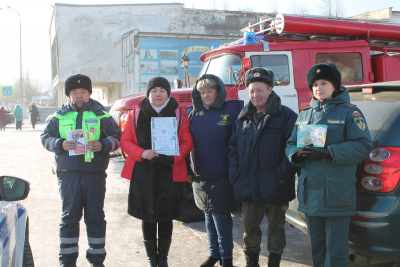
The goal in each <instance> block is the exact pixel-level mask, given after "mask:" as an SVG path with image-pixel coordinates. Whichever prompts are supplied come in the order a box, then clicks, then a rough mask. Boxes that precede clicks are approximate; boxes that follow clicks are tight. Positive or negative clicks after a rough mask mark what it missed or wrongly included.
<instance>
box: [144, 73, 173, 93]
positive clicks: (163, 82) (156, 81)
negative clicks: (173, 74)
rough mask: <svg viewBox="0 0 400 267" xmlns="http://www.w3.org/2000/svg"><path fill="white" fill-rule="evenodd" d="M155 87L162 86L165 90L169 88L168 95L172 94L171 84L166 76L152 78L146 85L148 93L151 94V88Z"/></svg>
mask: <svg viewBox="0 0 400 267" xmlns="http://www.w3.org/2000/svg"><path fill="white" fill-rule="evenodd" d="M154 87H162V88H164V89H165V90H167V93H168V97H169V95H170V94H171V84H170V83H169V81H168V80H167V79H165V78H164V77H154V78H151V79H150V80H149V81H148V82H147V85H146V95H147V96H149V94H150V90H151V89H153V88H154Z"/></svg>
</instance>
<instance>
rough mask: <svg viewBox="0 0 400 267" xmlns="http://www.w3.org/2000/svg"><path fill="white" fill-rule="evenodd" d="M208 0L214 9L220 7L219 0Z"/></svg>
mask: <svg viewBox="0 0 400 267" xmlns="http://www.w3.org/2000/svg"><path fill="white" fill-rule="evenodd" d="M208 2H209V3H210V8H211V9H212V10H216V9H217V7H218V1H217V0H208Z"/></svg>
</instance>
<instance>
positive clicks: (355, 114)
mask: <svg viewBox="0 0 400 267" xmlns="http://www.w3.org/2000/svg"><path fill="white" fill-rule="evenodd" d="M353 116H354V117H355V116H361V113H360V112H358V111H354V112H353Z"/></svg>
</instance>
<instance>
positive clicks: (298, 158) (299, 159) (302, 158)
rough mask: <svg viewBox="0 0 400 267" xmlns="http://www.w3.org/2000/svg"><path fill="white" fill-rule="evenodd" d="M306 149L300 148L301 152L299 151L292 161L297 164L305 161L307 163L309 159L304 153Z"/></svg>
mask: <svg viewBox="0 0 400 267" xmlns="http://www.w3.org/2000/svg"><path fill="white" fill-rule="evenodd" d="M304 148H305V146H303V147H302V148H300V150H299V151H297V152H296V153H294V154H293V156H292V160H293V161H294V162H295V163H300V162H303V161H305V160H306V159H307V157H306V156H305V155H304V154H303V153H304Z"/></svg>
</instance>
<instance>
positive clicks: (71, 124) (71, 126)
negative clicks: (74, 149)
mask: <svg viewBox="0 0 400 267" xmlns="http://www.w3.org/2000/svg"><path fill="white" fill-rule="evenodd" d="M103 112H104V115H101V116H97V115H96V114H95V113H94V112H93V111H90V110H89V111H84V112H83V115H82V129H83V130H84V131H85V139H86V142H88V138H87V136H86V133H89V134H90V141H98V140H99V139H100V131H101V128H100V120H101V119H102V118H106V117H110V116H111V115H110V114H109V113H108V112H106V111H104V110H103ZM54 117H56V118H57V119H58V120H59V126H58V131H59V132H60V137H61V138H64V139H68V138H67V131H70V130H76V118H77V117H78V112H76V111H69V112H67V113H66V114H65V115H60V114H58V113H57V112H56V113H54ZM93 156H94V155H93V152H90V151H88V152H87V153H86V154H85V161H86V162H90V161H91V159H92V158H93Z"/></svg>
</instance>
